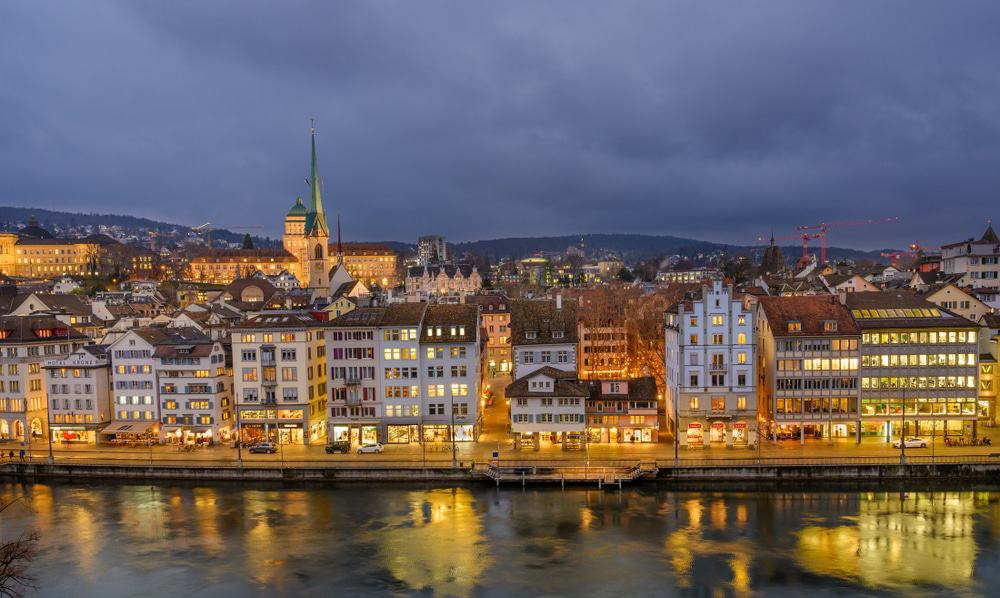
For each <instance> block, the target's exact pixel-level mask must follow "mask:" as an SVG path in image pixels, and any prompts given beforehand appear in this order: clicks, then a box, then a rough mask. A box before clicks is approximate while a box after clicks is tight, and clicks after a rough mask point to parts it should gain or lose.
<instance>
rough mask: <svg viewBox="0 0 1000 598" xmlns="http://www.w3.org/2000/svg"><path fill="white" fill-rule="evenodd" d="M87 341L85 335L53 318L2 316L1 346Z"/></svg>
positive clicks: (0, 323)
mask: <svg viewBox="0 0 1000 598" xmlns="http://www.w3.org/2000/svg"><path fill="white" fill-rule="evenodd" d="M42 331H44V332H42ZM86 339H87V336H86V335H85V334H83V333H81V332H80V331H79V330H77V329H75V328H73V327H72V326H69V325H67V324H64V323H62V322H60V321H59V320H57V319H56V318H54V317H52V316H0V344H5V345H13V344H18V343H31V342H50V343H51V342H58V341H66V340H86Z"/></svg>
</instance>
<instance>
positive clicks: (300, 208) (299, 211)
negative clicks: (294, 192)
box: [288, 197, 309, 216]
mask: <svg viewBox="0 0 1000 598" xmlns="http://www.w3.org/2000/svg"><path fill="white" fill-rule="evenodd" d="M308 212H309V210H308V209H306V204H304V203H302V198H301V197H296V198H295V205H294V206H292V209H290V210H288V216H305V215H306V214H307V213H308Z"/></svg>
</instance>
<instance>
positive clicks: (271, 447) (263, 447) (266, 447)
mask: <svg viewBox="0 0 1000 598" xmlns="http://www.w3.org/2000/svg"><path fill="white" fill-rule="evenodd" d="M250 452H251V453H272V454H273V453H276V452H278V445H276V444H274V443H273V442H258V443H257V444H255V445H253V446H251V447H250Z"/></svg>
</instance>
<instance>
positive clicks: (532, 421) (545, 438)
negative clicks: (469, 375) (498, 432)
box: [507, 366, 659, 450]
mask: <svg viewBox="0 0 1000 598" xmlns="http://www.w3.org/2000/svg"><path fill="white" fill-rule="evenodd" d="M507 398H508V399H509V400H510V418H511V430H512V432H513V435H514V448H515V449H535V450H537V449H539V448H541V447H543V446H550V445H561V446H562V447H563V448H564V449H578V448H581V447H582V446H583V445H585V444H588V443H589V444H599V443H629V444H632V443H649V442H656V441H657V440H658V437H657V436H658V430H659V423H658V418H657V392H656V381H655V380H654V379H653V378H652V377H650V376H645V377H641V378H633V379H616V380H594V379H590V380H580V379H579V378H578V376H577V374H576V372H571V371H566V370H560V369H557V368H554V367H551V366H546V367H543V368H540V369H537V370H533V371H532V372H531V373H529V374H526V375H525V376H524V377H522V378H519V379H517V380H515V381H514V382H513V383H511V384H510V386H508V387H507Z"/></svg>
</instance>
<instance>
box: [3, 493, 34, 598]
mask: <svg viewBox="0 0 1000 598" xmlns="http://www.w3.org/2000/svg"><path fill="white" fill-rule="evenodd" d="M18 500H20V499H15V500H13V501H10V502H0V513H3V512H4V511H6V510H7V508H8V507H10V506H11V505H13V504H14V503H16V502H17V501H18ZM37 541H38V536H37V535H36V534H34V533H27V532H22V533H21V535H19V536H18V537H17V539H16V540H11V541H3V542H2V543H0V597H4V598H15V597H20V596H23V595H24V594H25V592H26V591H27V590H33V589H35V578H34V576H32V575H31V574H30V573H28V565H30V564H31V561H32V559H34V558H35V543H36V542H37Z"/></svg>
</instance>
